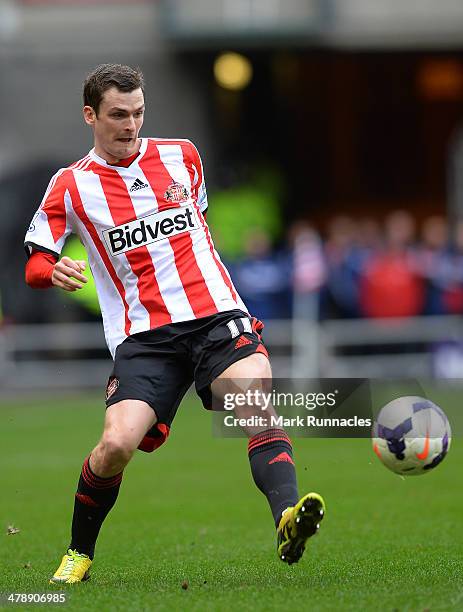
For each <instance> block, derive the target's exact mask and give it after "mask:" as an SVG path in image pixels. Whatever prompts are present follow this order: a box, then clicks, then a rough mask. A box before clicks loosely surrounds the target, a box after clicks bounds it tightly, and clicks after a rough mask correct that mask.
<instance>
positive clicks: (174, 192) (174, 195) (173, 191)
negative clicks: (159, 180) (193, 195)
mask: <svg viewBox="0 0 463 612" xmlns="http://www.w3.org/2000/svg"><path fill="white" fill-rule="evenodd" d="M164 197H165V199H166V200H167V201H168V202H175V203H176V204H181V203H182V202H186V201H187V200H188V198H189V197H190V194H189V193H188V189H187V188H186V187H185V186H184V185H182V184H181V183H177V181H174V182H173V183H171V184H170V185H169V187H167V189H166V193H165V194H164Z"/></svg>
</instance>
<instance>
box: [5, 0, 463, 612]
mask: <svg viewBox="0 0 463 612" xmlns="http://www.w3.org/2000/svg"><path fill="white" fill-rule="evenodd" d="M230 52H231V53H238V54H239V55H240V56H239V57H238V58H237V57H236V56H231V57H230V56H226V55H225V56H224V54H226V53H230ZM220 59H221V60H222V61H221V62H220V61H218V60H220ZM227 59H228V63H227ZM102 62H121V63H128V64H132V65H139V66H140V67H141V68H142V69H143V71H144V73H145V76H146V80H147V92H146V97H147V113H146V119H145V125H144V128H143V135H157V136H161V137H169V136H181V137H185V138H190V139H191V140H193V141H194V142H195V143H196V144H197V146H198V148H199V150H200V151H201V154H202V157H203V161H204V164H205V171H206V179H207V184H208V192H209V202H210V214H209V217H208V220H210V223H211V226H212V231H213V236H214V238H215V241H216V243H217V246H218V248H219V249H220V250H221V252H222V253H223V255H224V259H225V261H226V262H227V264H228V265H229V267H230V270H231V272H232V275H233V277H234V280H235V283H236V284H237V285H238V288H239V290H240V292H241V293H242V295H243V297H244V299H245V301H246V302H247V303H248V305H249V307H250V309H252V310H253V313H254V314H256V315H257V316H260V317H262V318H263V319H265V321H266V332H267V335H266V337H267V341H268V343H269V346H270V349H271V352H272V355H273V357H274V359H273V363H274V368H275V373H276V375H278V376H297V377H304V378H306V377H309V378H310V377H318V376H322V377H349V376H356V377H359V376H360V377H376V378H378V377H382V376H386V377H392V378H403V377H406V378H408V379H416V380H426V382H427V383H430V381H432V384H431V390H430V391H429V394H430V397H431V398H432V399H436V401H437V400H439V401H440V403H441V405H442V407H443V408H444V409H445V407H446V404H448V406H449V407H451V409H452V410H456V409H457V408H458V405H459V385H458V384H457V383H456V381H455V379H459V378H461V376H462V373H463V342H462V333H461V315H462V312H463V265H462V264H463V183H462V180H463V131H462V126H463V5H462V4H461V3H459V2H456V1H454V0H441V2H439V3H433V2H428V1H426V0H422V1H421V2H415V1H413V0H402V1H401V2H400V3H398V2H396V1H394V0H368V1H367V0H286V1H285V2H283V1H280V0H235V1H233V2H232V1H229V0H221V1H220V2H216V1H213V0H201V2H195V3H191V2H188V1H187V0H164V1H161V0H158V1H153V2H150V1H148V0H147V1H145V2H143V1H132V2H130V3H126V2H122V1H119V2H118V1H116V0H111V1H110V0H106V1H103V0H84V1H81V2H72V1H71V0H66V1H65V0H49V1H46V0H22V1H20V0H17V1H16V0H0V76H1V84H2V85H1V88H0V123H1V126H0V127H1V130H0V134H1V139H0V210H1V212H2V222H1V224H0V253H1V255H2V261H3V262H4V263H3V266H2V268H1V270H0V299H1V305H2V306H1V324H0V325H1V326H0V423H1V432H0V436H1V439H2V444H1V448H2V451H1V455H0V456H1V463H2V466H3V467H2V479H1V482H2V483H3V484H2V486H3V487H5V489H4V492H5V494H4V495H2V496H1V497H2V502H1V512H0V516H1V518H0V521H1V523H0V525H1V529H2V535H1V537H2V538H4V539H5V540H4V544H5V545H4V546H3V545H2V546H0V550H1V551H2V555H3V558H2V564H4V567H5V568H6V570H7V571H5V572H4V573H3V577H2V580H3V583H2V584H1V585H0V586H1V588H0V590H1V591H5V592H6V591H7V590H8V589H10V588H13V587H14V588H16V589H18V588H19V587H22V590H23V591H25V592H37V591H42V590H45V583H43V582H42V578H43V575H44V574H47V572H49V571H50V570H51V569H53V567H52V566H53V565H54V564H55V560H56V557H57V555H59V552H57V551H59V546H61V543H62V541H63V538H64V539H66V537H67V536H66V534H67V516H68V514H69V507H68V505H69V504H68V499H71V498H72V492H73V487H74V481H75V474H77V472H78V469H79V465H80V462H81V458H82V456H83V454H84V453H85V452H88V448H89V447H90V446H91V444H92V443H93V442H94V441H95V440H96V437H97V435H98V432H99V428H100V426H101V421H102V418H103V408H102V401H101V395H102V391H101V389H102V388H103V386H104V381H105V377H106V376H107V373H108V372H109V369H110V363H109V360H108V356H107V352H106V350H105V348H104V341H103V338H102V332H101V328H100V326H99V325H98V323H97V321H98V312H97V311H98V308H97V304H96V302H95V296H94V295H93V294H92V293H91V291H87V293H85V294H83V296H81V299H80V300H79V301H76V300H75V299H73V296H71V297H70V296H69V295H65V294H60V293H59V292H53V291H48V292H34V291H32V290H31V289H29V288H28V287H27V286H25V284H24V282H23V269H24V262H25V256H24V252H23V248H22V241H23V235H24V232H25V229H26V228H27V225H28V223H29V221H30V219H31V217H32V215H33V213H34V211H35V209H36V208H37V205H38V203H39V201H40V199H41V196H42V194H43V191H44V189H45V187H46V185H47V183H48V180H49V178H50V176H51V174H52V173H53V172H54V171H55V169H56V168H57V167H60V166H63V165H64V166H66V165H68V164H69V163H71V162H72V161H74V160H75V159H78V158H80V157H81V156H82V155H83V154H84V153H85V152H86V151H87V150H88V149H89V148H90V147H91V146H92V145H91V134H90V132H89V131H88V130H87V129H86V128H85V127H84V125H83V122H82V119H81V110H80V109H81V83H82V80H83V78H84V76H85V74H86V73H87V72H88V71H89V70H90V69H91V68H92V67H93V66H95V65H96V64H98V63H102ZM241 79H242V80H241ZM69 248H70V249H71V251H70V252H75V250H76V249H78V248H79V245H78V244H77V243H73V244H71V245H70V246H69ZM74 297H75V296H74ZM445 379H450V380H447V381H446V380H445ZM428 389H429V388H428ZM96 390H97V391H96ZM196 404H197V402H196V400H195V399H194V397H193V396H192V397H190V398H189V399H188V400H187V402H186V406H185V408H184V410H183V411H182V413H181V414H180V416H179V422H178V425H177V430H176V432H175V433H176V436H178V437H177V439H176V437H173V439H172V441H171V442H170V443H169V445H168V446H166V448H165V449H163V450H162V451H160V452H159V455H158V457H155V458H154V459H153V458H151V457H150V458H149V460H147V458H146V457H137V459H136V461H135V462H134V467H133V468H132V469H133V473H132V474H131V480H129V479H127V483H126V491H125V492H124V493H123V494H122V495H121V498H122V499H121V502H120V507H119V506H118V508H117V509H116V510H115V512H114V529H113V531H112V532H111V529H108V530H107V532H106V533H104V534H103V536H102V542H101V545H100V546H101V548H102V550H104V551H105V557H104V560H102V567H103V568H105V567H106V568H108V571H110V572H111V573H110V574H108V577H106V578H105V579H104V587H103V589H102V591H101V592H100V594H99V595H97V593H98V591H97V590H92V591H89V593H87V594H86V595H84V594H83V595H82V597H83V598H84V599H83V601H84V603H85V604H86V605H87V606H89V605H90V606H91V605H94V606H96V605H97V604H98V605H99V606H100V607H103V609H104V608H105V605H106V606H109V602H110V603H111V606H112V607H114V608H115V609H119V608H118V606H119V607H120V609H129V608H130V605H133V606H138V608H140V607H142V608H143V606H145V607H146V609H150V602H151V601H152V599H151V596H152V593H155V592H157V593H158V594H159V593H160V594H161V595H162V597H161V599H162V601H159V598H158V599H156V608H157V609H161V607H162V606H164V607H165V609H173V608H174V607H175V606H179V605H182V606H190V607H192V608H194V607H195V606H196V607H197V608H198V609H207V608H208V607H209V609H224V608H225V607H232V608H233V607H236V608H237V609H247V607H249V606H250V605H251V602H253V603H254V609H256V604H255V598H256V597H259V599H260V601H261V602H262V603H261V604H259V605H262V609H263V608H264V607H265V608H266V609H279V607H281V606H282V605H283V603H287V602H290V603H291V604H292V605H298V604H299V602H300V598H301V597H306V596H307V593H310V597H311V598H312V599H311V601H312V604H313V609H327V610H330V609H344V608H345V609H349V607H351V609H358V602H363V605H364V607H367V606H371V605H375V607H376V608H379V609H393V608H397V609H400V610H402V609H424V608H427V607H430V608H431V609H434V608H436V609H458V606H461V602H462V601H463V600H462V597H463V594H462V591H461V586H458V581H460V584H461V544H458V537H457V535H458V534H457V533H455V530H456V529H457V527H456V524H457V521H456V516H457V512H458V508H459V507H460V506H461V501H462V497H461V475H459V472H458V463H459V457H460V458H461V448H460V446H461V444H460V440H458V439H456V440H454V447H453V448H452V450H451V453H450V457H449V459H447V461H446V462H445V463H444V464H443V466H442V467H440V468H439V470H437V471H436V473H435V474H432V475H429V476H427V477H426V480H425V481H424V482H421V479H418V481H413V482H409V481H408V480H407V481H406V482H402V481H401V480H400V481H399V479H398V478H395V477H393V476H392V475H390V474H388V473H387V472H386V470H384V469H383V468H381V467H380V466H379V464H378V465H376V464H374V462H373V460H372V459H371V453H370V449H369V448H368V444H366V442H368V441H365V440H360V441H359V440H356V441H352V440H335V441H332V440H320V441H316V440H315V441H310V444H309V443H308V441H307V440H296V451H297V453H298V457H299V462H300V465H301V466H302V467H301V469H302V470H303V471H302V474H301V475H300V480H301V481H302V484H303V485H304V486H305V484H307V486H309V487H310V488H314V489H316V488H317V487H318V488H319V489H320V490H321V492H322V493H323V494H326V496H327V498H328V505H329V508H330V502H332V503H333V505H334V509H333V514H334V518H333V521H332V523H331V524H328V523H327V526H326V527H327V528H326V531H327V534H326V536H325V535H324V537H325V540H324V541H322V539H321V538H320V540H319V541H317V542H316V544H315V545H314V549H315V553H316V555H315V557H314V558H312V557H311V558H310V560H308V561H307V562H306V565H305V566H301V567H298V568H297V570H295V572H293V573H291V574H289V575H288V574H287V572H285V571H284V569H282V568H280V567H279V566H278V565H277V563H276V561H275V562H273V559H272V561H270V562H269V561H268V559H269V557H271V555H272V554H273V550H271V547H270V545H269V542H270V538H271V535H272V534H271V531H270V527H271V526H270V525H269V524H268V517H267V516H266V513H265V512H266V509H265V508H264V507H263V502H262V500H261V499H260V498H258V497H257V495H256V494H255V492H254V490H253V489H252V487H251V485H250V483H249V478H248V474H247V469H248V468H247V467H246V465H245V463H246V461H245V459H246V458H245V452H244V448H243V441H242V440H226V441H223V440H217V439H214V438H213V437H211V434H210V424H209V418H208V415H204V414H202V413H201V412H199V410H198V406H197V405H196ZM63 432H66V433H65V434H64V433H63ZM188 432H194V433H195V435H196V436H197V439H199V440H200V446H201V450H199V449H198V444H197V442H194V441H193V440H191V437H190V436H188ZM223 444H226V445H227V446H226V452H227V455H226V461H225V459H224V458H223V454H224V447H223ZM191 457H194V464H195V467H194V470H193V468H192V470H193V472H194V473H193V474H188V475H186V474H185V473H184V469H183V465H184V464H185V463H188V464H189V463H191V462H192V461H193V460H192V459H191ZM214 458H216V459H217V461H218V460H219V458H220V459H222V463H224V464H225V466H224V467H223V471H222V472H220V473H218V471H217V470H216V469H212V468H211V465H210V464H211V463H214ZM373 459H374V457H373ZM153 462H154V463H153ZM151 463H153V465H154V466H155V467H154V468H153V467H152V466H151ZM237 464H239V467H235V466H237ZM372 464H373V465H372ZM163 467H165V468H166V470H168V471H169V476H170V478H169V479H167V478H166V475H165V473H163ZM153 470H155V473H156V491H153V473H154V472H153ZM216 472H217V473H216ZM223 472H225V473H226V474H224V473H223ZM306 472H307V473H306ZM238 473H239V475H237V474H238ZM339 474H342V480H343V483H344V484H343V485H342V486H340V484H339ZM50 478H51V482H50ZM227 478H228V480H227ZM61 483H63V485H62V484H61ZM64 483H66V495H67V497H66V496H65V495H63V486H64ZM204 483H207V486H206V485H205V484H204ZM230 487H232V489H233V490H240V491H242V500H236V501H234V502H231V500H230V495H229V490H230ZM140 490H142V491H144V492H145V493H144V502H145V503H142V500H141V499H139V498H137V495H136V494H137V492H138V491H140ZM178 490H182V491H184V495H185V496H186V497H187V498H188V499H199V498H202V499H205V500H208V501H207V507H206V508H204V504H200V503H196V505H195V504H194V503H193V507H192V508H191V509H190V512H191V516H189V518H188V519H185V517H184V516H183V514H182V515H181V516H180V517H179V516H177V517H176V521H177V522H176V525H177V528H176V530H174V531H172V528H171V527H169V525H168V522H169V520H171V516H172V514H174V515H175V512H174V513H172V511H171V506H170V504H171V503H172V500H173V499H175V497H176V495H177V494H178ZM436 490H438V491H439V495H438V496H436V495H435V491H436ZM158 491H161V492H162V493H159V494H158ZM198 492H199V494H198ZM135 498H136V501H133V499H135ZM378 500H380V503H378ZM182 504H187V502H185V501H183V502H182ZM182 504H180V505H179V506H180V507H183V506H182ZM230 505H231V506H232V511H231V512H230ZM187 507H188V506H187ZM417 507H418V508H420V516H419V517H417V516H416V508H417ZM352 513H354V514H355V513H358V516H359V519H360V522H361V523H362V527H358V525H356V522H355V520H354V519H353V518H352ZM224 515H225V516H227V517H228V518H227V519H226V524H225V525H224V524H223V523H221V522H220V520H219V519H218V517H219V516H220V517H223V516H224ZM436 516H438V517H439V527H438V526H437V520H436ZM134 517H136V519H134ZM153 517H155V518H153ZM180 518H181V523H180V524H179V523H178V521H179V520H180ZM334 519H336V520H334ZM134 520H136V521H138V522H137V523H134V522H133V521H134ZM159 523H161V526H160V525H159ZM393 523H394V524H395V526H396V531H394V530H393V527H392V524H393ZM127 524H134V525H135V524H136V525H137V526H136V527H134V530H135V531H136V536H135V537H133V536H132V531H131V530H129V533H127ZM8 525H14V526H18V528H20V529H21V531H20V532H19V533H18V534H14V535H6V532H7V526H8ZM256 525H257V526H256ZM52 526H58V527H57V528H56V529H53V528H52ZM36 527H37V529H36ZM154 527H156V533H154V531H153V529H154ZM329 530H331V531H329ZM249 532H250V533H252V534H253V537H252V542H250V541H249V538H247V537H246V533H249ZM191 533H193V534H194V537H192V538H191V539H192V543H190V542H189V541H188V539H189V538H190V534H191ZM459 535H460V536H461V533H460V534H459ZM138 538H140V540H141V542H140V544H139V545H137V546H138V548H137V547H135V548H134V549H133V550H132V553H131V554H128V556H127V558H126V559H125V560H124V561H123V562H122V563H123V564H125V565H123V567H124V572H125V578H124V577H123V576H122V575H121V574H122V572H121V571H119V572H118V569H120V567H119V566H118V563H120V561H119V557H120V555H119V552H118V543H122V544H123V545H124V546H126V547H127V549H129V548H132V542H133V540H136V539H138ZM240 538H242V539H240ZM44 541H45V542H46V544H44ZM153 541H154V543H155V544H153ZM187 541H188V545H187V544H186V542H187ZM460 541H461V538H460ZM373 542H375V543H376V547H375V545H374V544H373ZM391 542H393V543H392V544H391ZM216 543H217V545H216ZM158 544H159V545H158ZM261 544H262V546H261ZM266 544H267V547H265V545H266ZM202 545H203V546H202ZM272 545H273V544H272ZM169 549H172V550H174V551H175V557H174V559H173V560H172V557H170V556H169V554H168V551H169ZM161 550H162V553H161V552H160V551H161ZM134 551H135V552H134ZM205 551H206V552H205ZM139 554H142V555H146V557H147V558H148V559H149V562H148V563H146V564H145V565H143V569H142V570H141V574H142V576H143V579H142V580H141V582H140V584H138V585H133V584H131V583H130V576H133V575H134V574H131V571H132V568H131V567H130V566H129V565H128V564H129V563H130V562H135V560H136V559H138V555H139ZM151 555H154V557H153V559H152V558H151ZM206 556H207V558H208V561H207V562H206V560H205V559H204V557H206ZM116 557H117V559H118V560H116ZM373 558H375V560H374V561H373ZM407 558H408V559H409V560H410V561H411V565H412V566H413V567H414V568H417V567H419V568H420V569H419V570H416V569H414V570H413V571H411V568H410V567H409V566H408V565H407V563H406V560H407ZM437 559H439V563H437V565H436V560H437ZM250 560H252V561H250ZM249 562H251V563H252V566H253V567H254V568H257V569H255V573H253V572H250V570H249V567H248V566H249ZM50 564H51V565H50ZM153 564H154V566H155V567H154V569H153ZM28 565H29V567H28ZM100 567H101V566H100ZM368 567H370V569H368ZM109 568H110V569H109ZM100 571H102V570H100ZM336 572H338V575H339V583H345V586H344V587H342V588H340V587H339V586H337V581H335V580H334V578H333V576H334V574H336ZM206 574H207V575H208V578H206ZM308 576H309V577H308ZM290 578H291V579H290ZM185 579H186V580H188V581H189V583H190V584H191V588H189V589H188V593H185V592H182V589H180V587H179V584H180V583H181V582H182V580H185ZM97 580H98V579H97ZM97 580H95V585H91V586H92V588H93V587H95V589H97V586H96V583H97ZM397 580H398V581H399V583H400V586H399V587H397V585H396V581H397ZM100 584H101V574H100ZM206 584H207V585H208V587H207V589H208V590H207V589H206ZM201 585H203V586H201ZM394 585H395V586H394ZM115 586H116V587H117V588H120V587H121V586H123V587H124V589H125V590H126V592H127V593H131V597H132V600H131V601H132V603H131V604H130V605H129V603H128V601H127V599H124V598H123V596H122V595H118V597H119V599H118V598H117V597H115V596H114V587H115ZM179 589H180V590H179ZM206 591H207V592H206ZM187 595H188V596H190V600H188V603H186V602H187V600H186V599H185V596H187ZM78 597H79V596H77V595H73V601H74V602H75V603H76V605H78V603H79V600H78ZM98 597H100V599H99V600H98V599H97V598H98ZM95 598H96V599H95ZM356 605H357V608H356V607H355V606H356ZM343 606H344V608H343ZM407 606H408V607H407ZM438 606H440V608H438ZM257 609H258V608H257Z"/></svg>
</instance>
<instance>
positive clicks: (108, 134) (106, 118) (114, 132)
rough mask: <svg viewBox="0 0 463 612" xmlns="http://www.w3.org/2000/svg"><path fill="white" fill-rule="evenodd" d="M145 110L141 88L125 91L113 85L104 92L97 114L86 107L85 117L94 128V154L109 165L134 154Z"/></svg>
mask: <svg viewBox="0 0 463 612" xmlns="http://www.w3.org/2000/svg"><path fill="white" fill-rule="evenodd" d="M144 111H145V100H144V97H143V92H142V90H141V89H135V90H134V91H131V92H122V91H119V90H118V89H117V88H116V87H111V89H108V90H107V91H105V93H104V95H103V99H102V101H101V103H100V108H99V110H98V116H97V115H96V113H95V111H94V110H93V108H92V107H90V106H84V119H85V121H86V123H88V125H91V126H92V127H93V133H94V136H95V153H96V154H97V155H99V156H100V157H102V158H103V159H104V160H106V161H107V162H108V163H110V164H112V163H116V162H117V161H119V160H120V159H125V158H126V157H130V156H131V155H134V154H135V153H136V152H137V151H138V149H139V147H140V144H139V141H138V132H139V131H140V128H141V126H142V125H143V114H144Z"/></svg>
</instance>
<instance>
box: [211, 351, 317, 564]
mask: <svg viewBox="0 0 463 612" xmlns="http://www.w3.org/2000/svg"><path fill="white" fill-rule="evenodd" d="M271 377H272V372H271V368H270V363H269V361H268V359H267V357H266V356H265V355H263V354H259V353H257V354H256V353H255V354H252V355H249V356H247V357H244V358H242V359H240V360H239V361H236V362H235V363H233V364H232V365H230V366H229V367H228V368H227V369H226V370H224V371H223V372H222V374H220V376H218V377H217V379H216V380H215V381H214V382H213V383H212V385H211V388H212V393H213V395H215V396H217V395H219V396H223V395H224V394H225V392H228V393H233V392H235V393H236V390H237V389H240V390H241V391H246V390H248V389H249V390H251V391H253V392H254V391H258V392H261V391H262V390H263V387H264V384H263V381H268V380H269V379H271ZM249 397H256V396H255V395H254V393H251V394H250V395H249ZM265 412H266V424H262V425H254V424H252V425H250V426H245V427H243V430H244V431H245V433H246V434H247V436H248V438H249V443H248V457H249V462H250V466H251V472H252V476H253V478H254V482H255V483H256V485H257V487H258V488H259V489H260V491H262V493H263V494H264V495H265V496H266V498H267V500H268V503H269V505H270V508H271V511H272V514H273V518H274V521H275V526H276V528H277V553H278V556H279V557H280V559H281V560H282V561H284V562H286V563H289V564H291V563H295V562H297V561H298V560H299V559H300V557H301V556H302V554H303V552H304V549H305V543H306V541H307V539H308V538H309V537H310V536H312V535H314V534H315V533H316V532H317V530H318V527H319V524H320V521H321V520H322V518H323V515H324V511H325V505H324V502H323V499H322V498H321V497H320V495H318V494H317V493H308V494H306V495H304V496H303V497H302V498H301V499H299V493H298V488H297V481H296V470H295V464H294V457H293V448H292V445H291V441H290V439H289V437H288V435H287V434H286V432H285V431H284V430H283V429H281V428H275V427H269V426H268V423H269V422H271V418H270V417H271V416H274V417H275V416H276V413H275V410H274V408H273V407H272V406H271V405H270V406H268V408H267V409H266V411H265ZM234 413H235V416H236V417H237V418H245V419H248V418H249V417H250V416H253V415H254V416H262V402H256V403H255V405H253V404H252V403H248V404H247V405H245V406H238V405H237V406H236V407H235V409H234ZM251 422H252V421H251Z"/></svg>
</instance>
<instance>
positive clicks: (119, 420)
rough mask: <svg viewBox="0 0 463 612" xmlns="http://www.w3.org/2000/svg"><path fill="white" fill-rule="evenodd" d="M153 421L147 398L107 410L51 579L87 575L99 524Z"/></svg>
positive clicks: (77, 578)
mask: <svg viewBox="0 0 463 612" xmlns="http://www.w3.org/2000/svg"><path fill="white" fill-rule="evenodd" d="M155 422H156V414H155V412H154V410H153V409H152V408H151V406H150V405H148V404H147V403H146V402H143V401H139V400H130V399H127V400H122V401H120V402H118V403H116V404H113V405H111V406H109V408H108V409H107V411H106V417H105V424H104V430H103V434H102V436H101V439H100V441H99V442H98V444H97V445H96V447H95V448H94V449H93V451H92V452H91V453H90V455H89V456H88V457H87V458H86V459H85V461H84V464H83V467H82V471H81V474H80V478H79V482H78V486H77V492H76V495H75V500H74V514H73V518H72V536H71V543H70V545H69V549H68V552H67V554H66V555H65V556H64V557H63V560H62V562H61V565H60V567H59V568H58V570H57V571H56V572H55V575H54V576H53V578H52V580H51V581H52V582H66V583H73V582H80V581H81V580H85V579H86V578H87V577H88V569H89V567H90V565H91V561H92V559H93V554H94V550H95V544H96V540H97V538H98V534H99V532H100V528H101V525H102V524H103V521H104V520H105V518H106V516H107V515H108V513H109V512H110V510H111V508H112V507H113V506H114V504H115V503H116V499H117V496H118V493H119V488H120V484H121V481H122V474H123V470H124V468H125V466H126V465H127V464H128V462H129V461H130V459H131V458H132V456H133V453H134V451H135V450H136V448H137V446H138V445H139V444H140V441H141V440H142V438H143V437H144V435H145V433H146V431H147V430H148V429H150V427H152V425H153V424H154V423H155Z"/></svg>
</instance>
